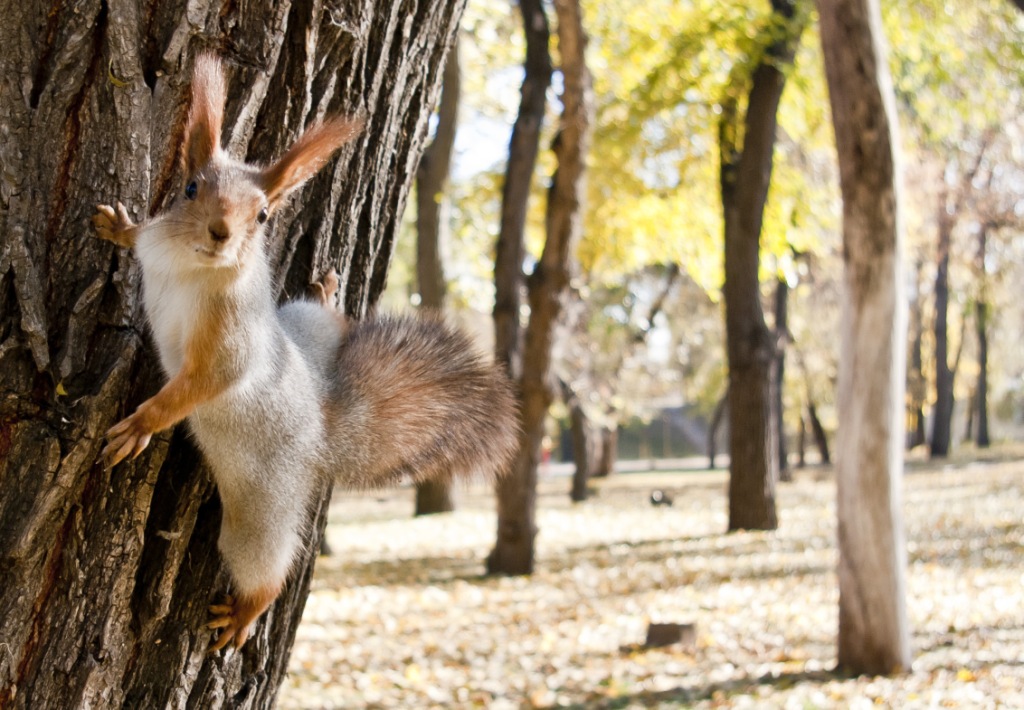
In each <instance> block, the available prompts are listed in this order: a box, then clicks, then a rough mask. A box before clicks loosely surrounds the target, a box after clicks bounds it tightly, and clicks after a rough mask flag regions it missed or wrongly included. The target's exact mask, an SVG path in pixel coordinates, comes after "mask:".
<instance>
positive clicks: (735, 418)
mask: <svg viewBox="0 0 1024 710" xmlns="http://www.w3.org/2000/svg"><path fill="white" fill-rule="evenodd" d="M798 5H799V4H798V2H796V1H795V0H773V2H772V10H773V13H772V14H773V18H774V19H775V20H777V21H778V23H779V25H778V26H774V25H773V26H771V27H769V29H767V30H766V31H767V32H770V33H771V35H770V36H771V37H772V38H773V39H772V41H771V42H770V45H769V46H768V47H767V48H766V50H765V54H764V56H763V57H762V58H761V59H760V60H759V61H758V64H757V66H756V67H755V68H754V70H753V73H752V75H751V77H750V84H749V86H750V90H749V94H748V97H747V106H746V114H745V115H744V116H743V117H742V118H741V117H740V116H739V115H738V111H739V106H738V97H737V96H736V95H735V93H732V94H730V95H729V97H728V98H727V99H726V100H725V101H724V102H723V110H722V115H721V118H720V119H719V121H720V122H719V149H720V151H721V164H720V179H721V192H722V208H723V214H724V218H725V284H724V286H723V292H724V296H725V330H726V349H727V355H728V363H729V456H730V459H729V530H741V529H755V530H774V529H775V528H776V527H778V516H777V512H776V507H775V484H776V481H777V479H778V475H779V460H778V438H779V434H778V429H777V427H776V421H775V419H774V417H773V416H772V400H773V397H774V395H773V391H774V388H775V387H776V386H777V383H776V381H775V377H774V375H775V370H774V368H773V363H774V362H775V356H776V355H775V352H776V344H775V337H774V335H773V333H772V332H771V331H770V330H769V329H768V326H767V324H766V323H765V319H764V312H763V310H762V308H761V289H760V281H759V269H760V257H761V244H760V238H761V226H762V222H763V218H764V206H765V202H766V201H767V199H768V186H769V184H770V182H771V172H772V164H773V154H774V149H775V133H776V128H777V122H778V117H777V112H778V107H779V101H780V99H781V97H782V90H783V88H784V86H785V83H786V76H785V74H784V69H785V68H786V67H787V66H789V65H791V64H792V62H793V57H794V54H795V52H796V47H797V45H798V43H799V38H800V34H801V32H802V30H803V27H804V25H805V24H806V15H807V13H806V12H805V11H801V10H800V9H799V6H798ZM780 28H781V29H780ZM733 89H734V90H736V89H738V87H736V86H735V82H734V87H733Z"/></svg>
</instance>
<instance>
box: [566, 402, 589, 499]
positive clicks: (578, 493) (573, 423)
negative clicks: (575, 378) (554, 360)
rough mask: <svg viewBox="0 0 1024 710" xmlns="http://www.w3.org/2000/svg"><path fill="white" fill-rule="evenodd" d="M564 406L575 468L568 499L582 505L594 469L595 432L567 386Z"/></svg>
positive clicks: (580, 405)
mask: <svg viewBox="0 0 1024 710" xmlns="http://www.w3.org/2000/svg"><path fill="white" fill-rule="evenodd" d="M564 392H565V394H566V397H565V401H566V406H567V407H568V408H569V428H570V431H571V432H572V459H573V463H575V465H576V468H575V470H574V471H573V474H572V488H571V489H570V491H569V498H570V499H571V500H572V501H573V502H574V503H582V502H583V501H585V500H586V499H587V484H588V483H589V482H590V476H591V473H592V472H593V469H594V464H595V459H596V458H597V451H596V450H595V449H596V447H595V443H596V442H595V439H596V438H597V437H596V435H597V431H595V429H594V426H593V424H591V422H590V419H589V418H588V417H587V413H586V412H585V411H583V404H582V403H581V402H580V398H579V396H578V395H577V394H576V393H575V392H573V391H572V390H571V389H570V388H569V386H568V385H564Z"/></svg>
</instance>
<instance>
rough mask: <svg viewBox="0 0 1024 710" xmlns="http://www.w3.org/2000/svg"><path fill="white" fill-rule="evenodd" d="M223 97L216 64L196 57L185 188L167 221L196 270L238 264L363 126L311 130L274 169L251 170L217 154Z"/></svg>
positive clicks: (351, 123)
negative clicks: (271, 220)
mask: <svg viewBox="0 0 1024 710" xmlns="http://www.w3.org/2000/svg"><path fill="white" fill-rule="evenodd" d="M225 94H226V92H225V80H224V70H223V67H222V66H221V61H220V59H218V58H217V57H216V56H214V55H212V54H202V55H199V56H198V57H196V60H195V67H194V74H193V79H192V103H191V108H190V110H189V114H188V124H187V126H186V129H185V143H184V147H183V151H182V159H183V164H184V171H185V185H184V188H183V194H182V195H181V197H180V198H179V201H178V202H177V203H176V205H175V210H174V212H175V215H173V216H171V218H172V219H174V220H176V221H177V223H176V224H175V225H174V226H175V227H177V228H176V229H174V230H173V231H174V232H175V233H176V234H178V235H181V238H183V239H187V240H188V247H190V248H191V252H192V253H193V254H195V255H197V258H198V259H199V260H200V261H199V263H200V265H203V266H211V267H219V266H236V265H240V263H241V262H242V261H244V257H245V255H246V254H248V253H251V252H252V249H251V248H250V247H251V246H252V245H253V244H254V243H255V242H256V241H257V240H259V239H260V238H262V235H263V229H264V224H265V223H266V222H267V220H268V219H269V218H270V216H271V215H272V214H273V213H274V210H276V209H277V208H278V207H279V206H280V205H281V203H282V201H283V200H284V198H285V197H286V196H287V195H288V194H289V193H291V192H292V191H293V190H295V189H297V188H298V187H299V186H300V185H302V184H303V183H304V182H306V180H308V179H309V178H311V177H313V175H315V174H316V173H317V171H319V170H320V168H322V167H323V166H324V164H325V163H326V162H327V161H328V159H329V158H330V157H331V156H332V155H333V154H334V152H335V151H336V150H337V149H338V148H340V147H341V146H342V145H344V144H345V143H347V142H348V141H349V140H351V139H352V138H353V137H354V136H355V135H357V134H358V133H359V131H360V130H361V129H362V125H363V122H362V120H359V119H352V118H344V117H334V118H329V119H327V120H325V121H322V122H320V123H317V124H315V125H313V126H311V127H310V128H309V130H307V131H306V132H305V133H304V134H303V135H302V136H301V137H300V138H299V139H298V140H297V141H296V142H295V144H294V145H293V146H292V147H291V148H289V149H288V151H286V152H285V154H284V155H283V156H281V158H280V159H278V161H277V162H275V163H273V164H272V165H270V166H268V167H265V168H264V167H259V166H255V165H248V164H246V163H242V162H240V161H237V160H234V159H233V158H231V157H230V156H228V155H227V153H225V152H224V151H223V150H222V149H221V145H220V134H221V129H222V127H223V122H224V102H225Z"/></svg>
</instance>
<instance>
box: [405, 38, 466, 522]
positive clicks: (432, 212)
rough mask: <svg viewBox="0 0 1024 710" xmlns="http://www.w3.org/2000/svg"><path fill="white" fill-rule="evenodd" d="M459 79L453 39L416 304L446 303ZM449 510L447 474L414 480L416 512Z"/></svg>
mask: <svg viewBox="0 0 1024 710" xmlns="http://www.w3.org/2000/svg"><path fill="white" fill-rule="evenodd" d="M461 81H462V78H461V75H460V72H459V43H458V39H456V41H455V45H454V46H453V47H452V49H451V51H450V52H448V59H447V61H446V62H445V67H444V80H443V82H442V87H441V101H440V104H439V105H438V111H437V128H436V130H435V132H434V138H433V140H432V141H430V145H428V146H427V149H426V150H425V151H424V152H423V159H422V160H421V161H420V166H419V169H418V170H417V171H416V282H417V285H418V290H419V294H420V308H424V309H428V310H432V311H441V310H443V309H444V300H445V293H446V290H447V288H446V284H445V278H444V265H443V262H442V260H441V241H442V240H441V234H442V231H443V229H444V226H443V225H442V222H441V219H442V214H443V209H442V207H443V206H444V205H445V203H446V198H445V190H446V189H447V187H448V175H449V173H450V172H451V162H452V149H453V148H454V147H455V130H456V128H457V126H458V115H459V94H460V91H461V86H460V84H461ZM453 510H455V498H454V496H453V492H452V481H451V479H448V478H441V479H435V480H426V481H423V482H422V483H419V484H417V485H416V511H415V514H416V515H431V514H434V513H449V512H451V511H453Z"/></svg>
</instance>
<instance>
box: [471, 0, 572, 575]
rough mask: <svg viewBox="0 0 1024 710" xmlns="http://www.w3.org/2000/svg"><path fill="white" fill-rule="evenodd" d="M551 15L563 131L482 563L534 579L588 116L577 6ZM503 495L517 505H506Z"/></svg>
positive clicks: (563, 2)
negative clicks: (515, 419)
mask: <svg viewBox="0 0 1024 710" xmlns="http://www.w3.org/2000/svg"><path fill="white" fill-rule="evenodd" d="M555 12H556V13H557V15H558V46H559V50H560V52H561V70H562V78H563V85H564V90H563V92H562V116H561V124H560V130H559V132H558V136H557V137H556V139H555V145H554V153H555V159H556V160H557V168H556V169H555V174H554V175H553V176H552V179H551V187H550V189H549V190H548V203H547V211H546V220H545V230H546V233H547V234H546V238H545V242H544V249H543V251H542V253H541V257H540V260H539V261H538V262H537V265H536V267H535V268H534V271H533V273H532V274H531V275H530V278H529V280H528V295H529V303H530V319H529V322H528V324H527V327H526V333H525V336H524V342H523V367H522V373H521V375H520V379H519V384H520V395H521V403H522V410H521V416H522V424H523V435H522V441H521V444H522V445H521V447H520V450H519V454H518V456H517V458H516V461H515V463H514V464H513V470H512V474H511V476H510V477H509V478H508V479H506V481H503V482H502V483H501V484H499V486H498V535H497V540H496V541H495V544H494V549H493V550H492V551H491V553H490V555H489V556H488V558H487V569H488V572H490V573H491V574H530V573H532V572H533V562H534V539H535V537H536V532H537V529H536V523H535V515H536V496H537V465H538V463H539V461H540V456H541V443H542V441H543V438H544V421H545V419H546V417H547V412H548V407H549V406H550V405H551V401H552V398H553V393H552V388H551V383H550V377H551V344H552V339H553V337H554V330H555V324H556V322H557V320H558V317H559V315H560V313H561V310H562V300H563V298H564V296H565V292H566V289H567V287H568V285H569V272H570V266H571V263H572V253H573V251H572V250H573V247H574V246H575V242H576V237H577V235H578V234H579V231H580V225H581V222H582V217H583V215H582V200H583V194H584V176H585V173H586V155H587V149H588V147H589V141H590V124H591V111H592V100H591V97H590V75H589V72H588V71H587V65H586V61H585V58H584V47H585V45H586V35H585V33H584V31H583V19H582V14H581V9H580V6H579V2H578V0H556V1H555ZM506 486H507V488H506ZM506 490H507V491H508V492H511V493H513V494H515V496H516V498H515V499H510V500H506V499H505V498H504V495H505V493H506Z"/></svg>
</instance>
